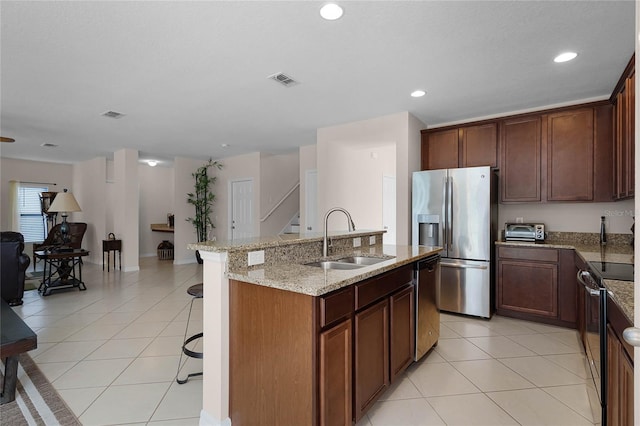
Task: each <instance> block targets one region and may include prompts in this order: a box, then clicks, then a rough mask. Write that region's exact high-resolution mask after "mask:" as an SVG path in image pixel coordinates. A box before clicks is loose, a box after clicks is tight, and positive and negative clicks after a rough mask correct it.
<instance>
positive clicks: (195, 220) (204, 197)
mask: <svg viewBox="0 0 640 426" xmlns="http://www.w3.org/2000/svg"><path fill="white" fill-rule="evenodd" d="M212 167H213V168H217V169H218V170H220V169H221V168H222V164H221V163H220V162H218V161H213V160H212V159H211V158H209V161H208V162H207V163H206V164H205V165H203V166H201V167H198V169H197V170H196V171H195V172H194V173H191V176H193V178H194V179H195V184H194V192H190V193H188V194H187V203H189V204H192V205H193V206H194V208H195V210H196V213H195V215H194V217H190V218H187V221H188V222H191V223H192V224H193V226H194V228H196V234H197V236H198V242H202V241H206V240H207V232H208V231H209V229H214V228H215V226H214V224H213V222H212V220H211V212H212V211H213V203H214V202H215V201H216V196H215V194H214V193H213V192H211V187H212V186H213V185H214V184H215V183H216V177H215V176H209V173H208V172H209V169H210V168H212Z"/></svg>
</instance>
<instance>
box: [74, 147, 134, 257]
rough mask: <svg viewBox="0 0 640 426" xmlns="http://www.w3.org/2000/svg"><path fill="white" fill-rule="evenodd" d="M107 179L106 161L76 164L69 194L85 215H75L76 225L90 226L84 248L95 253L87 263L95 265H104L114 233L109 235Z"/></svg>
mask: <svg viewBox="0 0 640 426" xmlns="http://www.w3.org/2000/svg"><path fill="white" fill-rule="evenodd" d="M106 176H107V164H106V159H105V158H104V157H97V158H94V159H91V160H87V161H83V162H81V163H76V164H75V165H74V166H73V188H70V189H69V190H70V191H71V192H73V195H74V196H75V198H76V200H77V201H78V205H80V208H81V209H82V212H79V213H74V214H73V221H75V222H86V223H87V232H86V233H85V235H84V238H83V240H82V246H83V248H85V249H87V250H89V251H90V252H91V253H90V255H89V258H88V259H85V260H88V261H89V262H92V263H102V240H103V239H105V238H107V233H108V232H111V231H107V214H106V211H107V197H106V196H105V195H106V193H107V188H106V185H107V183H106ZM124 244H125V241H124V240H123V245H124ZM123 253H124V249H123Z"/></svg>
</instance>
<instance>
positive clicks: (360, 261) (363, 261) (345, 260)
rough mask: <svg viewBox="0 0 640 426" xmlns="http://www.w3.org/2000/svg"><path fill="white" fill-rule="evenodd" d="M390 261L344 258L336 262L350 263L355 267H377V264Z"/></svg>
mask: <svg viewBox="0 0 640 426" xmlns="http://www.w3.org/2000/svg"><path fill="white" fill-rule="evenodd" d="M386 260H389V259H382V258H379V257H367V256H349V257H343V258H342V259H338V260H336V262H340V263H350V264H354V265H362V266H367V265H375V264H376V263H380V262H384V261H386Z"/></svg>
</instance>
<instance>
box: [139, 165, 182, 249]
mask: <svg viewBox="0 0 640 426" xmlns="http://www.w3.org/2000/svg"><path fill="white" fill-rule="evenodd" d="M173 172H174V169H173V167H162V166H156V167H150V166H148V165H146V164H139V165H138V176H139V179H140V193H139V197H140V226H139V228H140V229H139V245H140V256H141V257H149V256H156V255H157V248H158V244H160V243H161V242H162V241H163V240H169V241H171V242H172V243H173V242H174V241H173V240H174V238H173V234H171V233H166V232H153V231H151V226H150V225H151V224H152V223H166V222H167V214H168V213H173V209H174V191H173V187H174V177H173ZM186 199H187V197H186V194H185V195H184V197H182V198H179V199H178V200H177V201H183V202H185V203H186Z"/></svg>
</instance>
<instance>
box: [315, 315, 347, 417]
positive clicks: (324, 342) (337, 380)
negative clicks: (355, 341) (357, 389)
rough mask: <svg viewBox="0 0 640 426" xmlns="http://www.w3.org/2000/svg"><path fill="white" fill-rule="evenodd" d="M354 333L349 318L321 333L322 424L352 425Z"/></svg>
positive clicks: (320, 380)
mask: <svg viewBox="0 0 640 426" xmlns="http://www.w3.org/2000/svg"><path fill="white" fill-rule="evenodd" d="M351 333H352V321H351V319H348V320H346V321H343V322H341V323H339V324H338V325H336V326H334V327H333V328H330V329H329V330H326V331H324V332H322V333H320V378H319V382H320V397H319V399H320V425H321V426H332V425H351V419H352V413H351V410H352V397H351V395H352V389H351V365H352V353H351Z"/></svg>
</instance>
